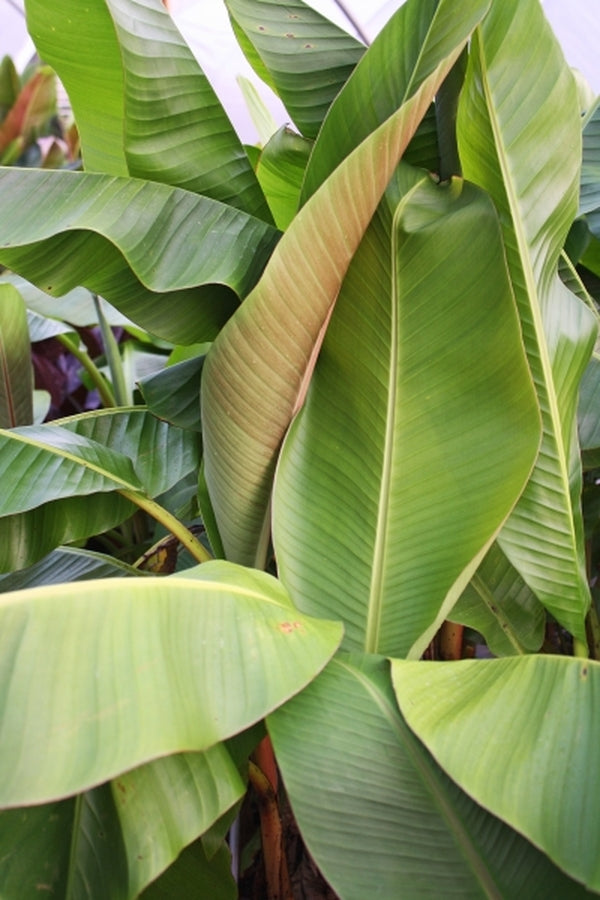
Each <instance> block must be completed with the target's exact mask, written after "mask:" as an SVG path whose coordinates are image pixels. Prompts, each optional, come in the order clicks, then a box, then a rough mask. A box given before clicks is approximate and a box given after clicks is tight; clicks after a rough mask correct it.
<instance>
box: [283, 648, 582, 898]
mask: <svg viewBox="0 0 600 900" xmlns="http://www.w3.org/2000/svg"><path fill="white" fill-rule="evenodd" d="M267 725H268V729H269V733H270V734H271V738H272V740H273V744H274V746H275V750H276V753H277V759H278V762H279V764H280V766H281V771H282V775H283V778H284V781H285V786H286V789H287V791H288V792H289V795H290V799H291V802H292V805H293V808H294V813H295V815H296V817H297V820H298V824H299V826H300V829H301V831H302V835H303V837H304V840H305V841H306V843H307V845H308V848H309V850H310V852H311V853H312V854H313V856H314V858H315V860H316V861H317V864H318V865H319V867H320V868H321V870H322V871H323V873H324V875H325V877H326V878H327V880H328V881H329V882H330V884H331V885H332V886H333V888H334V890H335V891H336V892H337V893H338V894H339V896H340V897H342V898H343V900H364V898H365V897H371V896H373V892H374V890H375V887H376V889H377V891H378V892H379V894H380V896H381V897H404V896H407V897H415V898H416V897H419V898H421V897H431V898H438V897H442V896H443V897H451V896H456V897H468V898H471V897H472V898H475V897H477V898H480V897H481V898H483V897H498V898H500V897H503V898H515V900H516V898H518V897H520V896H526V897H528V898H531V900H534V898H535V900H543V898H544V897H545V896H547V894H546V893H545V892H546V891H547V889H548V884H551V885H552V889H553V890H554V891H556V892H557V896H558V895H560V896H561V897H565V898H566V897H578V896H582V895H583V891H581V890H580V889H579V888H578V886H577V885H574V884H573V883H572V882H569V880H568V879H567V878H566V877H565V876H564V875H563V874H562V873H560V872H559V871H558V870H557V869H555V868H554V867H553V866H552V864H551V863H550V862H549V861H548V860H547V859H546V858H545V857H544V856H543V854H541V853H539V851H537V850H535V848H534V847H532V846H531V845H530V844H528V843H527V841H525V840H524V839H523V838H522V837H520V836H519V835H518V834H516V833H515V832H514V831H512V830H511V829H510V828H508V827H507V826H506V825H504V824H503V823H501V822H500V821H499V820H498V819H495V818H494V817H492V816H490V815H489V814H488V813H486V812H485V811H484V810H483V809H481V807H479V806H477V805H476V804H475V803H473V801H472V800H470V799H469V797H467V795H466V794H464V793H463V792H462V791H461V790H460V789H459V788H458V787H457V786H456V785H455V784H454V783H453V782H452V781H451V780H450V779H449V778H448V777H447V776H446V775H445V774H444V773H443V772H442V771H441V769H440V768H439V767H438V766H437V765H436V763H435V762H434V760H433V759H432V758H431V756H430V755H429V753H428V752H427V750H426V749H425V748H424V747H423V745H422V744H421V743H420V742H419V741H418V740H417V739H416V738H415V737H414V735H413V734H412V732H411V731H410V729H409V728H408V726H407V725H406V723H405V722H404V720H403V718H402V716H401V715H400V713H399V711H398V707H397V705H396V703H395V698H394V695H393V691H392V688H391V684H390V678H389V671H388V664H387V663H385V662H384V661H382V660H378V659H376V658H370V659H369V658H363V659H361V658H360V657H353V658H350V659H346V658H345V657H343V656H337V657H336V658H335V659H334V660H333V661H332V662H331V663H330V664H329V665H328V666H327V668H326V669H325V670H324V671H323V672H322V673H321V675H319V676H318V678H317V679H316V680H315V681H314V682H312V683H311V684H310V685H309V687H308V688H306V689H305V690H304V691H302V693H300V694H299V695H298V696H297V697H295V698H294V699H293V700H291V701H290V702H288V703H286V704H285V705H284V706H283V707H281V708H280V709H279V710H277V712H275V713H274V714H272V715H271V716H269V718H268V720H267ZM366 859H368V860H369V863H368V865H365V860H366Z"/></svg>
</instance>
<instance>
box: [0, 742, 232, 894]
mask: <svg viewBox="0 0 600 900" xmlns="http://www.w3.org/2000/svg"><path fill="white" fill-rule="evenodd" d="M244 791H245V785H244V782H243V781H242V779H241V778H240V775H239V772H238V771H237V769H236V767H235V765H234V763H233V761H232V758H231V756H230V755H229V754H228V752H227V750H226V748H225V745H224V744H217V745H215V746H214V747H211V748H210V749H209V750H206V751H205V752H204V753H181V754H177V755H174V756H168V757H165V758H164V759H159V760H155V761H154V762H151V763H147V764H146V765H144V766H140V767H138V768H136V769H133V770H132V771H130V772H126V773H124V774H123V775H120V776H119V777H117V778H115V779H114V781H112V782H111V783H108V784H103V785H101V786H99V787H97V788H92V789H91V790H89V791H86V792H85V793H84V794H81V795H78V796H77V797H74V798H70V799H68V800H63V801H58V802H54V803H49V804H43V805H41V806H34V807H27V808H21V809H9V810H3V811H2V812H0V883H1V884H2V891H3V893H2V896H3V898H6V900H30V898H37V897H39V894H40V891H41V890H46V891H49V892H53V893H54V894H55V895H56V896H72V897H79V896H90V897H93V898H95V900H114V898H115V897H123V898H127V900H134V898H136V897H138V896H139V894H140V891H141V890H142V889H143V888H144V887H145V886H146V885H147V884H149V883H150V882H151V881H152V880H153V879H155V878H156V877H157V876H158V875H160V873H161V872H163V870H164V869H165V868H167V867H168V866H169V865H170V864H171V863H172V862H173V860H174V859H175V857H176V856H177V854H178V853H179V851H180V850H181V849H182V848H183V847H185V846H186V844H189V843H190V841H192V840H194V839H195V838H196V837H197V836H198V835H199V834H202V833H203V832H204V831H206V829H207V828H209V827H210V826H211V825H212V823H213V822H214V821H215V820H216V819H217V818H218V817H220V816H221V815H222V813H223V812H224V810H226V809H228V808H229V807H230V806H231V805H232V804H234V803H235V802H237V800H239V799H240V798H241V796H242V795H243V793H244ZM42 885H43V887H42ZM67 886H68V888H67Z"/></svg>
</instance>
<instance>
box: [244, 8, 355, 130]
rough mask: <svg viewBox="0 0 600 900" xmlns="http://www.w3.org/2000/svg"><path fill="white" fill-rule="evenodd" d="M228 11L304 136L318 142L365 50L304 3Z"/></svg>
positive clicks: (246, 47)
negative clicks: (325, 120)
mask: <svg viewBox="0 0 600 900" xmlns="http://www.w3.org/2000/svg"><path fill="white" fill-rule="evenodd" d="M226 5H227V9H228V11H229V15H230V17H231V20H232V22H233V24H234V26H235V28H236V33H237V35H238V39H239V40H240V43H241V46H242V49H243V50H244V52H245V53H246V56H247V57H248V59H249V61H250V63H251V64H252V65H253V66H254V68H255V69H256V71H257V73H258V75H259V76H260V77H262V78H264V79H265V81H267V84H270V85H271V87H273V88H274V90H275V92H276V93H277V94H278V95H279V96H280V97H281V99H282V101H283V103H284V105H285V107H286V109H287V111H288V112H289V114H290V116H291V117H292V119H293V120H294V122H295V124H296V126H297V127H298V129H299V130H300V132H301V134H303V135H304V136H305V137H308V138H314V137H315V136H316V134H317V132H318V130H319V127H320V125H321V122H322V121H323V118H324V116H325V114H326V112H327V110H328V108H329V106H330V105H331V102H332V101H333V99H334V98H335V96H336V94H337V93H338V91H339V90H340V88H341V87H342V86H343V84H344V82H345V81H346V79H347V78H348V76H349V75H350V73H351V72H352V69H353V68H354V66H355V65H356V63H357V62H358V60H359V59H360V58H361V56H362V55H363V53H364V52H365V47H364V46H363V45H362V44H361V43H360V41H357V40H356V38H353V37H352V36H351V35H349V34H348V33H347V32H345V31H344V30H343V29H341V28H339V27H338V26H337V25H334V24H333V22H331V21H330V20H329V19H326V18H325V17H324V16H322V15H321V14H320V13H319V12H317V11H316V10H315V9H312V8H311V7H310V6H309V5H308V4H306V3H302V2H301V0H291V2H287V3H285V4H282V3H279V2H277V0H226Z"/></svg>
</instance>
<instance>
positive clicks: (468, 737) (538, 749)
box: [392, 656, 600, 891]
mask: <svg viewBox="0 0 600 900" xmlns="http://www.w3.org/2000/svg"><path fill="white" fill-rule="evenodd" d="M392 677H393V682H394V687H395V691H396V695H397V697H398V702H399V704H400V708H401V710H402V713H403V715H404V716H405V718H406V721H407V722H408V724H409V725H410V727H411V728H412V729H413V731H414V732H415V734H416V735H417V736H418V737H419V738H420V739H421V740H422V741H423V742H424V744H425V745H426V746H427V748H428V749H429V750H430V751H431V753H432V754H433V756H434V757H435V758H436V759H437V761H438V762H439V764H440V765H441V766H442V768H443V769H445V771H446V772H448V774H449V775H450V776H451V777H452V778H453V779H454V780H455V781H456V782H457V783H458V784H459V785H460V786H461V787H462V788H463V789H464V790H465V791H467V793H468V794H470V795H471V796H472V797H475V798H476V799H477V801H478V802H479V803H481V804H482V805H483V806H485V807H486V808H487V809H489V810H490V811H491V812H493V813H494V814H495V815H497V816H500V818H502V819H503V820H504V821H506V822H508V823H509V824H510V825H512V826H513V827H514V828H516V829H517V830H518V831H520V832H521V833H522V834H524V835H526V836H527V837H528V838H529V839H530V840H531V841H532V842H533V843H534V844H536V845H537V846H539V847H540V848H541V849H542V850H544V852H545V853H547V854H548V855H549V856H550V858H551V859H553V860H554V862H555V863H556V864H557V865H559V866H560V867H561V868H562V869H564V870H565V871H567V872H568V873H569V874H570V875H571V876H572V877H573V878H575V879H577V880H579V881H582V882H584V883H585V884H586V885H588V886H589V887H590V888H591V889H593V890H595V891H598V890H599V889H600V864H599V860H600V831H599V829H598V817H597V809H598V803H599V802H600V786H599V784H598V779H597V778H596V777H595V774H594V773H595V771H597V768H598V766H597V752H598V751H597V747H598V742H599V740H600V736H599V734H598V728H599V726H598V716H597V696H598V690H599V685H600V663H597V662H593V661H592V660H585V659H573V658H570V657H561V656H522V657H518V658H514V659H497V660H467V661H461V662H456V663H445V664H437V663H406V662H401V661H394V662H393V663H392ZM549 711H550V712H549Z"/></svg>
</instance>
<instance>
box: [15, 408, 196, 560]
mask: <svg viewBox="0 0 600 900" xmlns="http://www.w3.org/2000/svg"><path fill="white" fill-rule="evenodd" d="M198 454H199V448H198V442H197V438H196V436H195V435H194V434H193V433H191V432H187V431H182V430H181V429H178V428H173V427H172V426H169V425H167V423H166V422H161V421H160V420H159V419H156V418H155V417H154V416H152V415H151V414H150V413H148V412H147V411H146V410H144V409H130V410H127V409H123V410H118V411H114V410H101V411H95V412H93V413H84V414H82V415H81V416H75V417H73V418H72V419H67V420H62V423H61V424H60V425H57V424H51V425H40V426H31V427H28V428H16V429H12V430H10V431H0V476H1V477H2V479H3V481H4V483H5V485H6V489H5V490H4V491H3V492H2V495H1V497H0V571H4V572H6V571H10V570H11V569H17V568H22V567H23V566H27V565H31V563H33V562H36V561H37V560H38V559H40V558H41V557H42V556H44V555H45V554H46V553H48V551H49V550H52V549H53V548H54V547H57V546H58V545H59V544H64V543H68V542H70V541H74V540H80V539H82V538H87V537H89V536H90V535H93V534H98V533H99V532H101V531H105V530H106V529H107V528H111V527H113V526H114V525H118V524H119V523H120V522H122V521H123V520H124V519H126V518H127V517H128V516H130V515H131V514H132V513H133V512H134V511H135V506H134V502H135V500H134V501H133V502H132V496H133V495H135V497H136V498H140V499H139V502H142V503H143V501H144V498H153V497H156V496H158V495H159V494H162V493H164V492H165V491H167V490H168V489H169V488H170V487H172V486H173V485H175V484H176V483H177V482H178V481H180V480H181V478H183V477H184V476H185V475H187V474H189V473H190V472H191V471H195V470H196V469H197V467H198V462H199V459H198ZM119 495H120V496H119Z"/></svg>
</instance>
